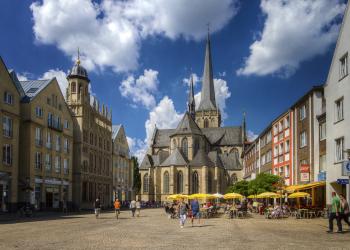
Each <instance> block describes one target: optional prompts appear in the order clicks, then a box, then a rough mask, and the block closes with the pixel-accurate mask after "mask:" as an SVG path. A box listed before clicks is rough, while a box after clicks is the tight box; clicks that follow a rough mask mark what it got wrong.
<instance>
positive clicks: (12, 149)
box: [0, 57, 20, 212]
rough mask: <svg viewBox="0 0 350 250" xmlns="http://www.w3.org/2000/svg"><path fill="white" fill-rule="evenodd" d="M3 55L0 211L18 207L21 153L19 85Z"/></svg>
mask: <svg viewBox="0 0 350 250" xmlns="http://www.w3.org/2000/svg"><path fill="white" fill-rule="evenodd" d="M12 74H14V72H11V73H9V71H8V69H7V68H6V66H5V63H4V62H3V61H2V58H1V57H0V97H1V99H0V119H1V121H2V134H1V136H0V145H1V148H2V156H1V161H0V212H7V211H15V210H16V208H17V203H18V154H19V126H20V86H18V85H16V83H15V82H14V81H13V80H12V77H11V75H12Z"/></svg>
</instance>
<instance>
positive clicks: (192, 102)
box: [187, 74, 196, 119]
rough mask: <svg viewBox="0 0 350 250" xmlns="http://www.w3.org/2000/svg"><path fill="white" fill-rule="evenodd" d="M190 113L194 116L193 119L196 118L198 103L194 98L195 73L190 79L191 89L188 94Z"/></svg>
mask: <svg viewBox="0 0 350 250" xmlns="http://www.w3.org/2000/svg"><path fill="white" fill-rule="evenodd" d="M187 106H188V113H189V114H190V115H191V116H192V118H193V119H195V116H196V110H195V109H196V103H195V100H194V91H193V74H191V80H190V91H189V94H188V103H187Z"/></svg>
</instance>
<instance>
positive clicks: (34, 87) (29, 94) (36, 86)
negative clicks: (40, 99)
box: [20, 79, 52, 102]
mask: <svg viewBox="0 0 350 250" xmlns="http://www.w3.org/2000/svg"><path fill="white" fill-rule="evenodd" d="M51 81H52V79H49V80H29V81H20V84H21V87H22V89H23V91H24V93H25V95H24V96H23V97H22V102H30V101H31V100H33V99H34V98H35V97H36V96H37V95H38V94H39V93H40V92H41V91H42V90H43V89H45V88H46V86H47V85H49V84H50V83H51Z"/></svg>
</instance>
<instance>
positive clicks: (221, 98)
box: [194, 78, 231, 120]
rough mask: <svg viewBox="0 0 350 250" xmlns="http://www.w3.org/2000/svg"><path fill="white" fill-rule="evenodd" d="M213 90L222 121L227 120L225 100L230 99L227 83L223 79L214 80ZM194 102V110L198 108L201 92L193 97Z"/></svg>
mask: <svg viewBox="0 0 350 250" xmlns="http://www.w3.org/2000/svg"><path fill="white" fill-rule="evenodd" d="M214 89H215V100H216V103H217V105H218V106H219V108H220V110H221V115H222V119H223V120H225V119H226V118H227V113H226V112H225V109H226V100H227V99H228V98H230V97H231V92H230V89H229V88H228V85H227V82H226V81H225V80H223V79H220V78H219V79H216V78H214ZM194 98H195V102H196V108H198V106H199V103H200V101H201V92H198V93H197V94H195V96H194Z"/></svg>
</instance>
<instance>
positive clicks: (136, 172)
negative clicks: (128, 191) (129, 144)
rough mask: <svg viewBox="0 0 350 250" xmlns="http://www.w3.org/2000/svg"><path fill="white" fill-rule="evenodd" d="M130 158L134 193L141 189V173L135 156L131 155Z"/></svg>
mask: <svg viewBox="0 0 350 250" xmlns="http://www.w3.org/2000/svg"><path fill="white" fill-rule="evenodd" d="M131 160H132V161H133V165H134V187H133V188H134V190H135V193H136V194H138V193H139V192H140V190H141V174H140V169H139V162H138V160H137V157H135V156H132V157H131Z"/></svg>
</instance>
